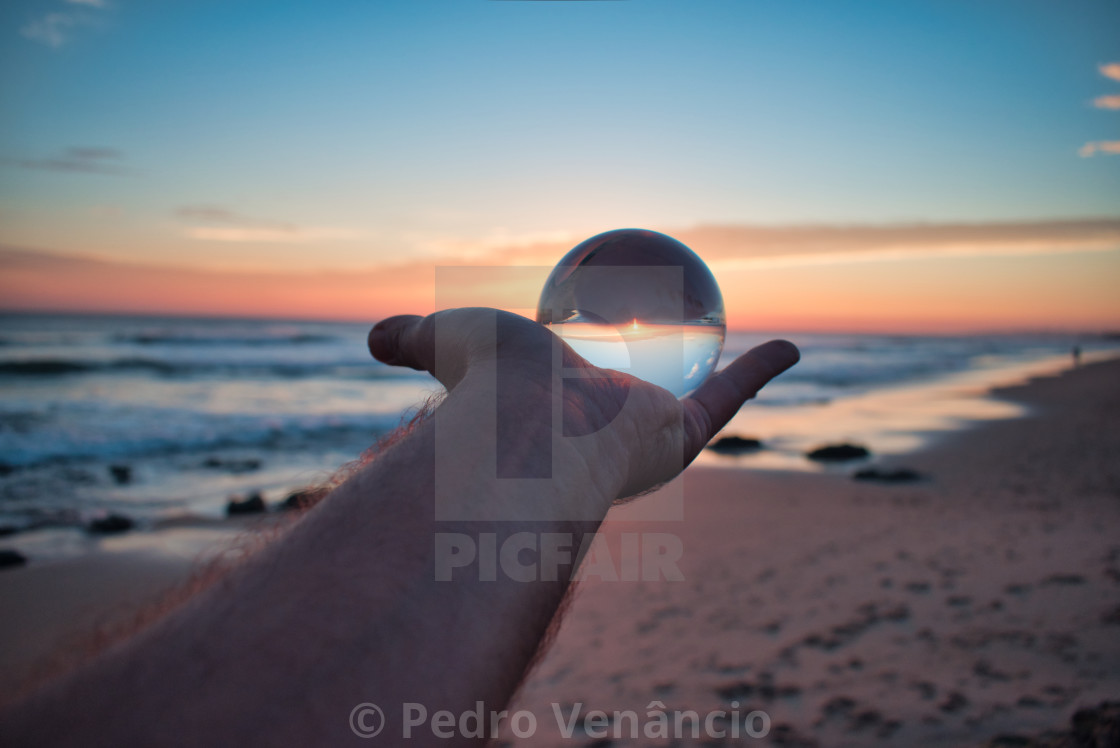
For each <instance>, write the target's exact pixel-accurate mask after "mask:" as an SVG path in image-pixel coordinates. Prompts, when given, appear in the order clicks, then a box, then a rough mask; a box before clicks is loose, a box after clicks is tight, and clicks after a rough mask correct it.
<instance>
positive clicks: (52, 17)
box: [19, 13, 82, 48]
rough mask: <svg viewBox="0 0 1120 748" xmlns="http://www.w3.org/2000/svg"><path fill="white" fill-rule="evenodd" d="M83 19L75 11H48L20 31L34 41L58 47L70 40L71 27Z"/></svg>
mask: <svg viewBox="0 0 1120 748" xmlns="http://www.w3.org/2000/svg"><path fill="white" fill-rule="evenodd" d="M81 19H82V17H81V16H79V15H76V14H74V13H48V14H46V15H45V16H43V17H42V18H40V19H38V20H36V21H31V22H30V23H28V24H27V25H26V26H24V27H23V28H22V29H20V30H19V33H21V34H22V35H23V36H24V37H26V38H28V39H30V40H32V41H35V42H41V43H43V44H46V45H47V46H48V47H55V48H57V47H61V46H62V45H63V44H65V43H66V42H67V41H68V40H69V38H70V34H69V32H70V29H72V28H74V27H75V26H78V25H81V23H82V20H81Z"/></svg>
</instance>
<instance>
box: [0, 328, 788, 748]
mask: <svg viewBox="0 0 1120 748" xmlns="http://www.w3.org/2000/svg"><path fill="white" fill-rule="evenodd" d="M561 346H562V344H561V343H559V339H558V338H556V337H555V336H554V335H553V334H552V333H551V332H549V331H548V330H547V329H545V328H544V327H542V326H540V325H538V324H536V323H534V322H531V321H529V320H527V319H525V318H522V317H518V316H516V315H512V314H508V313H505V312H499V311H496V310H490V309H457V310H449V311H444V312H439V313H437V314H434V315H430V316H428V317H423V318H421V317H414V316H402V317H392V318H390V319H387V320H384V321H382V322H380V323H379V324H377V325H376V326H375V327H374V328H373V330H372V331H371V332H370V335H369V348H370V351H371V352H372V354H373V356H374V357H375V358H377V359H378V360H380V361H383V362H385V363H388V364H393V365H398V366H407V367H411V368H414V369H419V370H425V371H428V372H431V373H432V374H433V375H434V376H435V377H436V378H437V379H438V380H439V381H440V382H441V383H442V384H443V385H444V386H445V387H446V389H447V390H448V394H447V396H446V398H445V399H444V400H443V401H442V402H441V403H440V404H439V406H438V408H436V409H435V412H434V413H433V414H432V415H431V417H428V418H426V419H422V420H420V421H419V422H417V423H415V424H413V426H412V427H411V428H409V429H408V430H406V431H405V432H404V433H402V434H401V435H399V438H397V439H396V440H395V441H393V442H392V443H391V444H389V445H388V446H386V447H385V448H383V449H382V450H381V451H380V452H379V453H377V454H376V455H375V456H374V458H373V459H372V460H370V461H369V462H368V463H366V464H365V465H363V466H362V467H361V468H360V469H359V470H357V471H356V472H355V473H354V474H353V475H352V476H351V477H350V478H349V479H348V480H347V481H346V482H344V483H343V484H342V485H341V486H339V487H338V488H336V489H335V490H334V491H333V492H331V493H330V494H329V495H328V496H327V497H326V498H325V499H323V500H322V501H321V502H319V503H318V504H317V505H316V506H314V507H313V508H311V509H309V510H308V511H307V512H306V513H305V514H303V515H302V516H301V517H300V518H299V519H298V520H297V521H296V522H295V523H294V524H293V525H292V526H291V527H290V528H288V529H287V530H286V531H284V532H283V533H282V534H280V535H279V536H278V537H277V538H276V539H274V540H273V541H272V542H271V543H269V544H268V545H267V546H265V547H264V548H262V549H260V550H258V551H256V552H255V553H253V554H251V555H250V556H248V558H247V559H246V560H244V561H242V562H240V563H238V564H236V565H234V566H233V567H232V568H231V569H229V570H228V571H227V572H226V573H225V574H223V575H222V576H221V577H220V578H218V579H216V580H213V581H211V583H210V584H208V585H207V586H205V587H204V588H203V589H201V590H200V591H198V592H196V593H194V594H193V595H191V596H189V597H187V598H186V599H185V600H184V601H183V602H182V603H180V604H178V605H175V606H174V607H173V608H172V609H171V610H169V611H168V612H166V614H164V615H162V617H160V618H159V619H158V620H156V622H155V623H153V624H151V625H149V626H147V627H146V628H142V629H141V630H139V631H137V632H135V633H134V634H133V635H131V636H130V637H129V638H127V639H125V640H123V641H121V642H119V643H117V644H115V645H113V646H112V647H110V648H109V649H107V650H105V651H104V652H103V653H102V654H101V655H100V656H99V657H98V658H96V659H94V660H93V661H92V662H88V663H84V664H81V663H79V664H78V665H79V666H78V669H76V670H75V671H73V672H72V673H71V674H69V675H66V676H64V677H61V678H57V679H55V680H54V681H52V682H50V683H48V684H47V685H46V686H45V687H42V688H40V689H39V690H38V691H36V692H34V693H32V694H30V695H29V696H27V697H26V698H25V699H24V701H23V702H22V703H18V704H16V705H14V706H9V707H8V709H7V711H6V712H5V713H3V714H2V715H0V744H2V745H40V746H49V745H62V744H67V745H78V744H99V745H164V744H172V743H174V744H184V745H341V744H362V741H360V740H358V739H357V738H356V737H355V734H356V733H359V732H360V730H359V729H358V727H355V726H354V722H353V720H354V718H353V714H354V713H355V711H353V710H356V706H355V705H358V706H362V705H363V704H365V705H367V706H368V705H369V704H375V705H378V707H377V708H378V711H379V712H380V713H381V719H382V722H381V723H380V727H381V728H383V729H384V732H383V733H382V735H381V738H380V740H381V742H380V743H377V742H376V741H374V744H380V745H394V744H399V743H401V742H402V740H401V739H402V733H401V729H402V721H403V718H402V704H405V703H415V704H420V705H423V707H424V709H425V710H426V713H427V714H428V715H433V714H435V713H436V712H438V711H440V710H447V711H450V712H451V713H453V714H455V715H461V714H464V713H466V712H473V711H475V710H476V709H482V710H483V712H484V713H485V714H492V713H498V712H500V711H501V710H504V709H505V708H506V705H507V704H508V702H509V701H510V699H511V698H512V696H513V694H514V691H515V690H516V688H517V687H518V684H519V683H520V682H521V680H522V678H523V677H524V675H525V673H526V671H527V670H528V668H529V667H530V666H531V664H532V663H533V662H534V659H535V658H536V657H538V656H539V653H540V651H541V650H542V649H543V647H544V646H546V644H547V641H548V634H549V632H550V631H551V630H552V627H553V626H555V624H556V622H557V621H558V620H559V616H558V615H557V611H558V610H559V608H560V606H561V603H562V601H563V600H564V596H565V591H566V589H567V588H568V586H569V579H570V577H571V573H572V572H573V570H574V564H575V558H574V555H575V554H571V553H569V554H567V555H566V556H565V555H563V554H560V555H558V556H557V558H558V559H559V561H558V562H557V568H556V569H553V570H551V571H553V572H556V573H550V571H549V570H547V567H546V564H544V562H543V560H544V556H545V553H544V547H543V540H542V541H541V543H542V545H541V546H539V548H540V558H541V564H540V567H539V568H540V571H541V573H540V574H538V575H537V576H536V577H535V578H533V579H529V580H526V579H522V578H514V576H512V575H510V574H504V573H500V572H499V573H497V574H495V575H492V576H486V575H485V574H480V573H479V572H478V571H477V570H476V571H475V572H474V573H473V575H472V574H471V573H461V574H459V575H456V576H455V577H454V580H453V581H441V580H440V573H441V570H440V564H441V563H443V562H446V561H447V557H446V554H444V555H443V556H441V553H443V551H441V549H440V546H439V541H438V538H439V537H441V536H442V535H449V534H455V533H458V534H461V535H468V536H469V535H474V536H478V535H479V534H480V533H491V534H493V535H494V536H496V545H497V547H499V548H501V547H503V545H502V544H503V542H504V541H506V540H508V539H510V538H514V537H522V536H524V535H525V534H530V537H539V538H544V537H545V536H546V535H548V536H549V537H552V536H570V537H571V538H572V543H571V547H573V548H578V547H579V545H580V541H581V539H582V538H584V537H587V536H589V535H590V534H593V533H594V532H595V531H596V529H597V528H598V526H599V523H600V522H601V521H602V519H603V517H604V516H605V515H606V513H607V510H608V509H609V508H610V506H611V504H612V503H614V502H615V501H617V500H619V499H622V498H626V497H630V496H634V495H636V494H639V493H642V492H644V491H647V490H649V489H650V488H652V487H655V486H657V485H659V484H661V483H664V482H666V481H668V480H670V479H671V478H673V477H674V476H675V475H676V474H677V473H679V472H680V470H682V469H683V468H684V466H686V465H687V464H688V463H689V462H691V461H692V460H693V459H694V458H695V457H696V455H697V454H698V453H699V452H700V450H701V449H703V447H704V445H705V444H706V443H707V442H708V440H709V439H711V438H712V436H714V435H715V434H716V432H718V431H719V430H720V428H722V427H723V425H724V424H726V423H727V421H728V420H729V419H730V418H731V417H732V416H733V415H735V413H736V412H737V411H738V410H739V407H740V406H741V405H742V404H743V403H744V402H745V401H746V400H748V399H750V398H752V397H754V396H755V394H756V393H757V392H758V391H759V389H760V388H762V387H763V385H765V384H766V383H767V382H768V381H770V380H771V379H772V378H773V377H775V376H777V375H778V374H780V373H781V372H782V371H784V370H786V369H787V368H789V367H790V366H792V365H793V364H794V363H796V362H797V360H798V356H799V354H798V352H797V349H796V348H795V347H794V346H793V345H792V344H790V343H787V342H784V341H772V342H770V343H766V344H764V345H762V346H759V347H757V348H755V349H753V350H751V351H749V352H748V353H746V354H744V355H743V356H741V357H740V358H738V359H736V360H735V361H734V362H732V363H731V364H730V365H729V366H727V367H726V368H725V369H724V370H723V371H722V372H720V373H719V374H716V375H713V376H712V377H711V378H710V379H708V381H707V382H705V383H704V384H703V385H702V386H701V387H700V388H699V389H697V390H696V391H695V392H693V393H692V394H691V395H690V396H688V397H685V398H683V399H680V400H678V399H676V398H674V397H673V396H672V395H671V394H670V393H669V392H668V391H667V390H664V389H661V388H659V387H655V386H653V385H651V384H648V383H646V382H643V381H641V380H638V379H634V378H632V377H629V376H627V375H625V374H620V373H618V372H613V371H608V370H603V369H598V368H596V367H594V366H592V365H590V364H588V363H587V362H586V361H584V360H583V359H580V358H579V357H578V356H576V355H575V354H574V353H572V352H571V350H570V349H568V348H567V347H566V346H563V347H561ZM557 351H559V352H561V353H562V356H563V366H562V367H558V366H555V365H554V358H553V355H554V352H557ZM554 418H558V419H559V421H558V422H554ZM434 508H435V509H434ZM437 514H438V515H439V517H438V518H437V516H436V515H437ZM433 538H436V541H435V542H433ZM533 547H534V548H536V547H538V546H533ZM444 550H445V551H446V550H447V549H444ZM480 555H481V552H480ZM526 555H527V554H526ZM479 568H481V563H480V566H479ZM519 568H520V566H519ZM456 570H457V571H459V572H464V571H467V572H469V571H470V569H463V568H458V569H456ZM619 614H620V615H626V611H619ZM542 643H543V644H542ZM370 720H373V721H370ZM359 722H360V725H359V727H361V728H363V729H365V728H371V729H370V731H371V732H372V727H374V726H376V718H375V716H371V715H370V714H367V715H365V716H363V717H362V718H361V719H360V720H359ZM417 736H418V737H419V739H417ZM488 738H489V731H487V732H485V733H484V734H483V735H482V736H481V737H468V736H459V739H457V740H456V739H453V740H450V741H448V740H442V739H438V738H437V737H436V736H435V735H434V734H433V733H432V732H431V731H430V730H427V731H421V732H418V734H417V735H414V738H413V740H410V741H407V742H408V743H409V744H412V743H415V744H418V745H426V744H438V745H465V744H470V745H474V744H482V743H485V742H486V741H487V739H488Z"/></svg>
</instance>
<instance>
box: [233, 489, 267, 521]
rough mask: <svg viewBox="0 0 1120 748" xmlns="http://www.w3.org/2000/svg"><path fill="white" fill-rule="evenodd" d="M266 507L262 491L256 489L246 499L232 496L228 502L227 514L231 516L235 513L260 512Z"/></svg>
mask: <svg viewBox="0 0 1120 748" xmlns="http://www.w3.org/2000/svg"><path fill="white" fill-rule="evenodd" d="M265 508H266V507H265V504H264V497H263V496H261V493H260V491H254V492H253V493H251V494H249V496H248V497H246V498H244V499H241V498H239V497H236V496H234V497H232V498H231V499H230V500H229V503H228V504H226V514H227V515H229V516H231V517H232V516H233V515H235V514H260V513H261V512H263V511H264V510H265Z"/></svg>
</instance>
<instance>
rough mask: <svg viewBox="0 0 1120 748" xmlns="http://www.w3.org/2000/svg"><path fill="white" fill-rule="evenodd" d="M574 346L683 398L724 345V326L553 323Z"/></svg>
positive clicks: (707, 371) (602, 364)
mask: <svg viewBox="0 0 1120 748" xmlns="http://www.w3.org/2000/svg"><path fill="white" fill-rule="evenodd" d="M548 328H549V329H550V330H552V331H553V332H554V333H556V335H558V336H559V337H560V338H561V339H562V340H563V341H564V342H565V343H567V344H568V345H569V346H570V347H571V348H572V350H574V351H575V352H576V353H578V354H579V355H580V356H582V357H583V358H585V359H587V360H588V361H589V362H591V363H592V364H594V365H596V366H599V367H602V368H604V369H615V370H617V371H622V372H626V373H627V374H631V375H633V376H635V377H638V378H639V379H644V380H646V381H647V382H652V383H653V384H656V385H658V386H659V387H664V388H665V389H667V390H669V391H670V392H672V393H673V394H674V395H676V396H677V397H681V396H683V395H685V394H687V393H689V392H691V391H692V390H694V389H696V387H698V386H699V385H700V383H701V382H703V381H704V379H705V378H706V377H707V376H708V375H709V374H710V373H711V372H712V370H713V369H715V367H716V363H717V362H718V361H719V354H720V351H721V350H722V349H723V338H724V330H723V326H722V325H720V326H715V325H696V324H687V325H655V324H648V323H646V324H643V323H641V322H638V321H637V320H634V321H633V322H631V323H630V324H629V325H622V326H617V327H616V326H615V325H596V324H590V323H586V322H566V323H561V324H556V325H549V326H548Z"/></svg>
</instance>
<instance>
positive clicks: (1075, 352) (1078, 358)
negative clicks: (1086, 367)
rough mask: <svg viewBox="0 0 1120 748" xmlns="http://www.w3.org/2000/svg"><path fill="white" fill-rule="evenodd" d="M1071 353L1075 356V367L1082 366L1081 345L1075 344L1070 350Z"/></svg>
mask: <svg viewBox="0 0 1120 748" xmlns="http://www.w3.org/2000/svg"><path fill="white" fill-rule="evenodd" d="M1070 355H1071V356H1073V368H1075V369H1076V368H1077V367H1078V366H1081V346H1079V345H1075V346H1074V347H1073V349H1072V350H1071V351H1070Z"/></svg>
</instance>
